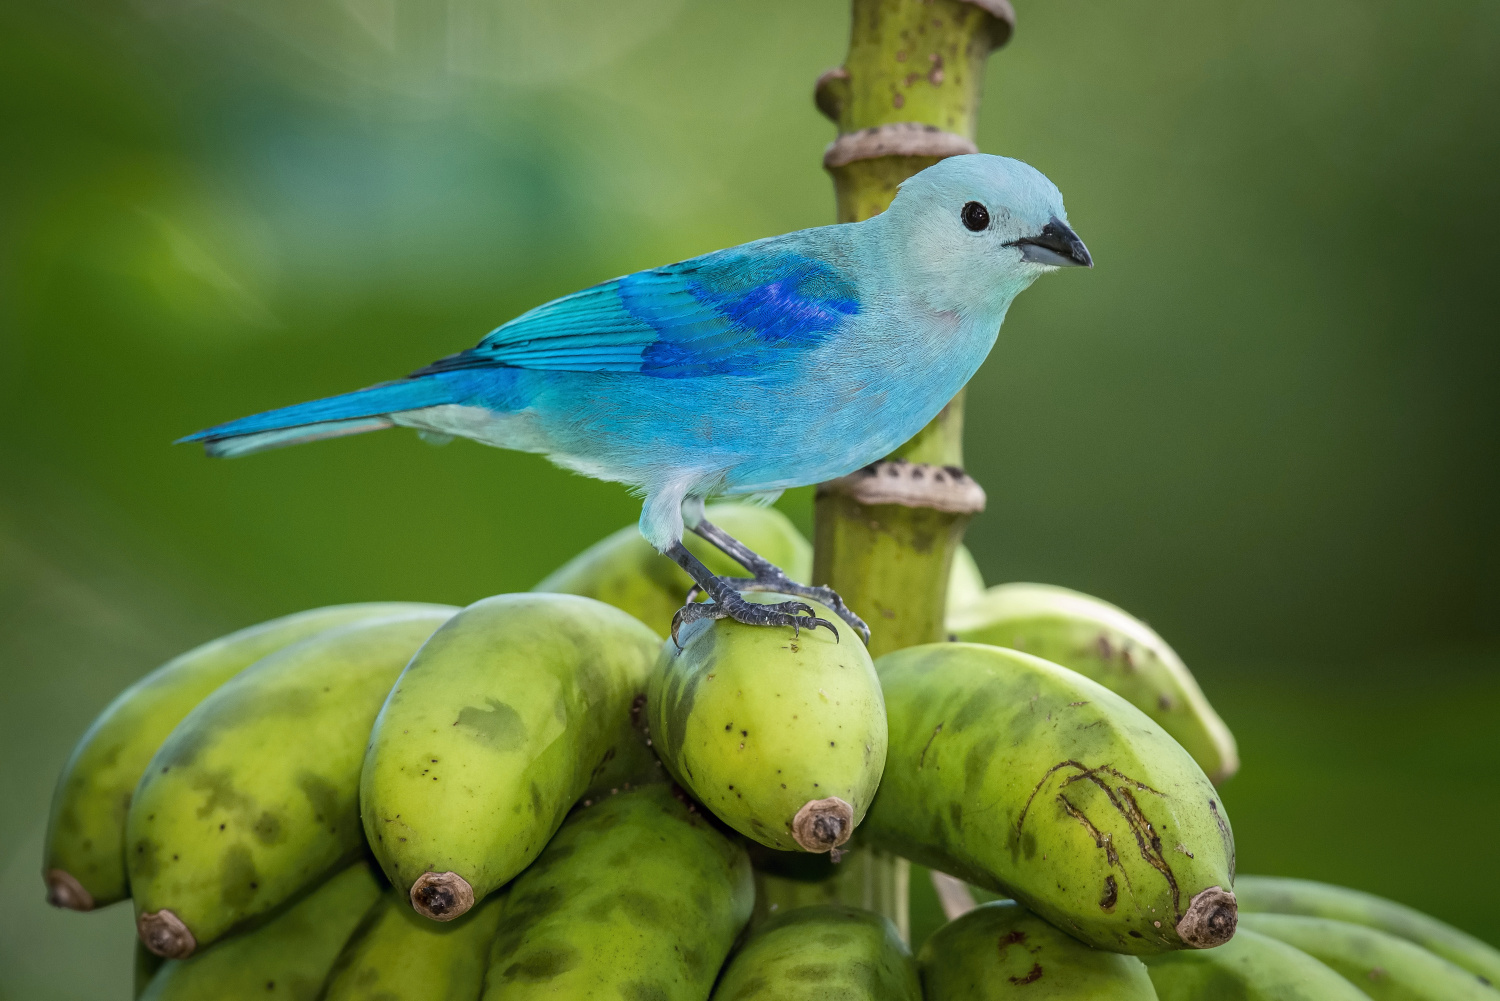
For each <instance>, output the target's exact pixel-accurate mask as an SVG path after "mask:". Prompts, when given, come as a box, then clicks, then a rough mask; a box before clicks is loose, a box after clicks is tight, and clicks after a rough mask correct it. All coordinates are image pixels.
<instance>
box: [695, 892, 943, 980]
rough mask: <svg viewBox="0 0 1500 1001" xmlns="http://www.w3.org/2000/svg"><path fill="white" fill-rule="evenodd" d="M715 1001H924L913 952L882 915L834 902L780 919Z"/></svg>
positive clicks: (753, 945) (750, 946)
mask: <svg viewBox="0 0 1500 1001" xmlns="http://www.w3.org/2000/svg"><path fill="white" fill-rule="evenodd" d="M713 997H714V1001H826V999H830V998H837V999H839V1001H922V988H921V986H920V985H919V984H918V983H917V969H916V966H915V964H913V962H912V958H911V950H910V949H908V948H907V947H906V943H905V942H903V941H901V936H900V935H898V934H896V928H895V926H894V925H892V924H891V923H890V921H888V920H886V919H885V918H884V917H882V916H881V915H879V914H876V913H874V912H872V911H866V910H863V909H861V908H858V907H848V906H845V905H840V904H830V905H825V906H821V907H803V908H799V909H798V910H795V911H788V912H786V913H784V914H778V915H776V916H775V917H773V918H771V919H770V920H768V921H767V922H766V923H765V924H764V925H762V926H761V927H760V928H759V929H757V930H756V932H755V934H754V935H752V936H751V937H750V940H749V941H747V942H746V943H745V944H744V945H743V946H741V947H740V949H739V951H738V952H736V953H735V955H734V958H733V959H731V960H730V961H729V963H728V965H727V966H725V967H724V973H723V975H722V976H720V977H719V984H718V986H717V987H716V988H714V994H713Z"/></svg>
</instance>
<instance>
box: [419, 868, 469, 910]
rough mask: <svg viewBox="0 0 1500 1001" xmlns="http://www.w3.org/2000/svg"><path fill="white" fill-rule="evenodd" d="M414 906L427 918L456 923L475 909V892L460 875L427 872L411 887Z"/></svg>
mask: <svg viewBox="0 0 1500 1001" xmlns="http://www.w3.org/2000/svg"><path fill="white" fill-rule="evenodd" d="M411 906H412V907H413V908H414V909H415V910H416V912H417V913H418V914H420V915H422V916H423V917H428V918H431V919H432V920H434V921H452V920H453V919H454V918H456V917H458V916H459V915H461V914H463V913H464V912H465V911H467V910H468V909H469V908H471V907H473V906H474V888H473V887H472V886H470V885H469V881H468V880H466V879H464V878H463V877H462V876H460V875H459V874H458V873H456V872H424V873H422V875H420V876H418V877H417V881H416V882H415V883H413V884H412V885H411Z"/></svg>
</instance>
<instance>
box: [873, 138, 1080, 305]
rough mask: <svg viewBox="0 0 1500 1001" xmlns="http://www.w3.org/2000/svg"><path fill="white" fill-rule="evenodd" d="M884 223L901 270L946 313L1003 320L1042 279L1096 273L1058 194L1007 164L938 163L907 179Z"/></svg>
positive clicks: (978, 158)
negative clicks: (1072, 270) (1061, 272)
mask: <svg viewBox="0 0 1500 1001" xmlns="http://www.w3.org/2000/svg"><path fill="white" fill-rule="evenodd" d="M884 216H885V222H884V225H885V226H888V227H891V229H892V230H893V231H894V233H893V235H894V236H895V237H896V241H897V244H898V247H899V248H900V249H898V250H897V253H899V254H901V255H902V257H903V262H902V263H903V266H904V267H906V268H908V269H910V270H912V271H915V272H916V273H917V274H918V275H920V276H921V278H922V280H923V286H924V287H925V289H926V290H927V291H928V294H929V295H931V296H932V297H933V299H934V300H935V302H934V304H935V305H939V306H941V307H942V308H951V309H958V310H961V311H963V312H972V311H985V312H988V311H991V310H993V309H995V308H997V307H998V308H999V310H1001V311H1002V312H1003V310H1004V309H1005V307H1006V306H1008V305H1009V304H1010V300H1011V299H1012V298H1013V297H1014V296H1015V295H1016V294H1017V293H1018V292H1020V291H1021V290H1022V289H1024V288H1026V286H1028V285H1030V284H1031V283H1032V282H1033V281H1035V280H1036V279H1037V278H1038V277H1039V276H1041V275H1043V274H1045V273H1047V272H1049V271H1054V270H1056V269H1058V268H1067V267H1085V268H1091V267H1093V266H1094V261H1093V258H1092V257H1090V256H1089V252H1088V248H1087V247H1085V246H1084V245H1083V241H1082V240H1080V239H1079V238H1078V234H1076V233H1074V232H1073V230H1072V228H1071V227H1069V225H1068V214H1067V212H1066V211H1065V210H1064V209H1063V202H1062V194H1061V193H1059V192H1058V190H1057V186H1056V185H1055V184H1053V183H1052V182H1051V181H1049V180H1047V178H1046V177H1045V176H1043V175H1042V173H1041V172H1040V171H1038V170H1037V169H1035V168H1034V167H1031V166H1029V165H1027V164H1024V163H1022V162H1021V161H1020V160H1012V159H1010V158H1009V157H1004V156H990V155H988V154H984V153H972V154H968V155H966V156H953V157H949V158H947V159H946V160H941V161H939V162H938V163H936V164H933V165H932V166H931V167H928V168H927V169H926V170H923V171H921V172H920V173H918V174H915V175H914V176H912V177H910V178H908V179H907V180H906V181H905V182H904V183H903V184H902V185H901V189H900V191H898V192H897V194H896V199H895V201H894V202H892V203H891V207H890V208H889V209H888V210H887V211H886V212H885V213H884ZM877 218H879V217H877Z"/></svg>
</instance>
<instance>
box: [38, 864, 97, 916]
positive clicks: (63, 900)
mask: <svg viewBox="0 0 1500 1001" xmlns="http://www.w3.org/2000/svg"><path fill="white" fill-rule="evenodd" d="M42 878H43V879H45V880H46V881H47V903H49V904H51V905H52V906H53V907H66V908H67V909H68V910H70V911H92V910H93V909H94V895H93V894H92V893H90V892H89V891H87V890H85V889H84V888H83V884H82V883H80V882H78V880H76V879H74V878H73V874H72V873H71V872H68V871H67V870H66V869H48V870H47V871H46V872H45V873H44V874H43V875H42Z"/></svg>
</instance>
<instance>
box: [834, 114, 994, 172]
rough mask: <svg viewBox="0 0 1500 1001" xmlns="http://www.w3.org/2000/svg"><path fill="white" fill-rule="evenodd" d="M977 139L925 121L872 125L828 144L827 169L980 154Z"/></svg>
mask: <svg viewBox="0 0 1500 1001" xmlns="http://www.w3.org/2000/svg"><path fill="white" fill-rule="evenodd" d="M978 152H979V147H978V146H976V145H975V144H974V140H972V139H970V138H968V137H967V136H961V135H957V134H955V133H953V132H944V131H943V130H942V129H940V128H938V127H937V126H936V125H923V124H922V123H921V122H892V123H890V124H889V125H872V126H871V127H870V128H867V129H862V130H860V131H859V132H849V133H846V134H845V135H841V136H839V137H838V138H837V139H835V140H834V141H833V142H831V143H829V144H828V148H827V149H826V150H824V151H823V166H824V167H826V168H827V169H829V170H833V169H835V168H837V167H844V166H847V165H848V164H851V163H854V162H855V161H856V160H874V159H876V158H877V157H882V156H930V157H935V158H937V159H941V158H943V157H946V156H962V155H963V154H965V153H978Z"/></svg>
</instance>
